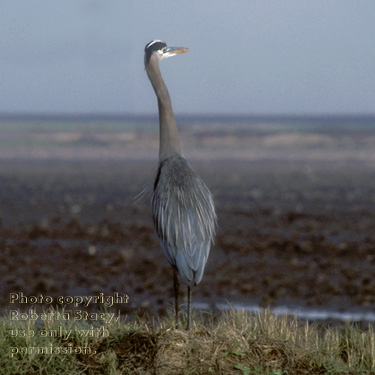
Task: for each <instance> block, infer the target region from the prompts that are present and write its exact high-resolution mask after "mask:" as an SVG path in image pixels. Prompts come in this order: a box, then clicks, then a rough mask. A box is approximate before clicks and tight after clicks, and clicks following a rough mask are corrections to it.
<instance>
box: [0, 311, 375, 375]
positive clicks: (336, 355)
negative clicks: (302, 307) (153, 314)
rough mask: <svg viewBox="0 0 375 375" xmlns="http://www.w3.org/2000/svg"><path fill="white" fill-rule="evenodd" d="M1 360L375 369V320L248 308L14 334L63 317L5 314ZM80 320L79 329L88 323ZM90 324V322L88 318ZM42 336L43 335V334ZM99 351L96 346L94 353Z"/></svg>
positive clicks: (146, 368)
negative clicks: (332, 324) (338, 323)
mask: <svg viewBox="0 0 375 375" xmlns="http://www.w3.org/2000/svg"><path fill="white" fill-rule="evenodd" d="M0 323H1V330H2V332H3V334H2V336H1V342H0V350H1V352H0V368H1V369H3V371H5V372H4V374H5V373H6V374H8V375H11V374H28V375H34V374H35V375H36V374H39V375H42V374H48V375H53V374H90V375H96V374H111V375H119V374H183V375H187V374H237V375H250V374H258V375H261V374H266V375H281V374H375V335H374V330H373V326H372V325H369V328H368V330H366V331H361V330H359V329H358V328H357V327H355V326H349V325H346V326H343V327H338V328H327V329H324V330H322V329H318V328H317V327H315V326H311V325H309V324H308V323H302V322H300V321H298V320H297V319H293V318H289V317H285V316H284V317H277V316H275V315H273V314H271V313H270V312H269V311H265V312H264V313H260V314H256V315H249V314H247V313H245V312H243V311H237V312H236V311H230V312H226V313H223V315H222V316H221V317H220V318H217V319H216V318H214V317H213V316H212V315H208V316H201V317H199V318H197V317H195V321H194V324H193V327H192V330H191V331H190V332H186V331H185V330H182V329H174V328H173V319H172V317H171V318H167V319H165V320H163V321H161V322H158V323H155V322H151V321H148V322H146V321H136V322H134V323H131V324H129V323H127V324H125V323H124V322H117V323H111V324H108V325H106V329H108V332H109V336H108V337H91V338H82V337H80V336H79V335H78V334H77V333H74V328H75V325H74V323H72V322H70V321H68V322H67V323H65V324H64V326H65V328H66V329H73V333H72V335H71V337H69V339H68V340H66V341H65V342H64V340H62V339H61V338H43V337H12V336H11V335H10V333H9V332H10V330H11V329H14V328H15V327H16V326H17V327H18V329H27V330H34V331H38V330H40V329H42V328H47V329H56V328H57V327H58V326H60V325H61V322H59V323H58V322H48V323H47V324H46V325H45V326H37V325H36V324H35V323H34V322H32V321H25V322H18V323H17V324H15V322H10V321H9V319H8V318H2V319H1V321H0ZM82 327H83V326H82V324H80V327H79V328H80V329H82ZM84 328H86V329H87V328H88V327H87V326H86V327H84ZM36 336H37V335H36ZM48 345H53V346H61V345H62V346H65V347H66V346H69V345H71V346H74V347H89V348H90V350H92V353H91V354H90V353H87V354H82V353H81V354H71V355H63V354H38V353H31V354H30V353H27V354H21V353H18V354H14V355H13V356H12V357H11V356H10V353H11V348H14V347H43V346H45V347H48ZM94 351H95V353H94Z"/></svg>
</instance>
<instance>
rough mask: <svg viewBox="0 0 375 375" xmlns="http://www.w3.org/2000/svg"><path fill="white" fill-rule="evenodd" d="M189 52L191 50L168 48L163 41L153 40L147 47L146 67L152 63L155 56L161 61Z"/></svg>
mask: <svg viewBox="0 0 375 375" xmlns="http://www.w3.org/2000/svg"><path fill="white" fill-rule="evenodd" d="M187 51H189V48H184V47H168V46H167V44H166V43H165V42H163V41H162V40H153V41H152V42H150V43H148V44H147V45H146V47H145V65H147V64H148V63H149V62H150V58H151V56H153V55H156V56H157V58H158V60H159V61H161V60H163V59H166V58H167V57H171V56H175V55H178V54H180V53H184V52H187Z"/></svg>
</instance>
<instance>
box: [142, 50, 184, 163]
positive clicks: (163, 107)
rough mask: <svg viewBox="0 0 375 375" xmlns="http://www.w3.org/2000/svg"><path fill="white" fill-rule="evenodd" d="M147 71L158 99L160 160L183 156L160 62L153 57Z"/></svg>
mask: <svg viewBox="0 0 375 375" xmlns="http://www.w3.org/2000/svg"><path fill="white" fill-rule="evenodd" d="M146 71H147V75H148V78H149V79H150V81H151V84H152V87H153V88H154V91H155V94H156V96H157V98H158V107H159V125H160V147H159V160H160V161H161V160H163V159H165V158H167V157H168V156H171V155H174V154H176V153H177V154H181V145H180V139H179V136H178V130H177V126H176V121H175V118H174V114H173V109H172V102H171V98H170V96H169V92H168V89H167V86H166V85H165V83H164V80H163V78H162V76H161V74H160V69H159V62H158V59H157V57H156V56H151V58H150V61H149V63H148V64H147V66H146Z"/></svg>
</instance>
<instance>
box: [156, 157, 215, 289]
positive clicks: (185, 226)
mask: <svg viewBox="0 0 375 375" xmlns="http://www.w3.org/2000/svg"><path fill="white" fill-rule="evenodd" d="M152 206H153V218H154V225H155V229H156V232H157V234H158V236H159V239H160V242H161V244H162V248H163V251H164V253H165V255H166V257H167V259H168V261H169V263H171V264H172V265H173V266H176V267H177V269H178V271H179V273H180V276H181V278H182V280H183V281H184V282H185V283H186V284H188V285H190V286H193V285H196V284H198V283H199V282H200V281H201V279H202V276H203V271H204V267H205V265H206V262H207V258H208V254H209V251H210V244H211V241H212V240H213V237H214V234H215V222H216V215H215V209H214V204H213V199H212V195H211V193H210V191H209V190H208V188H207V186H206V185H205V184H204V182H203V181H202V180H201V179H200V177H199V176H198V175H197V174H196V173H195V172H194V170H193V169H192V168H191V167H190V165H189V164H188V163H187V161H186V160H185V159H184V158H182V157H181V156H173V157H170V158H168V159H166V160H165V161H163V162H162V163H161V164H160V167H159V171H158V176H157V178H156V181H155V187H154V194H153V198H152Z"/></svg>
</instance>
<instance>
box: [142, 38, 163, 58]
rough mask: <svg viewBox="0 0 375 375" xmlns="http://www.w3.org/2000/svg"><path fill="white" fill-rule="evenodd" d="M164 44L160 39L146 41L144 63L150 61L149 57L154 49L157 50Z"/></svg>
mask: <svg viewBox="0 0 375 375" xmlns="http://www.w3.org/2000/svg"><path fill="white" fill-rule="evenodd" d="M166 46H167V45H166V43H164V42H163V41H162V40H153V41H151V42H150V43H148V44H147V45H146V47H145V58H146V63H148V62H149V61H150V57H151V55H152V54H153V53H154V52H155V51H159V50H161V49H163V48H164V47H166Z"/></svg>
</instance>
